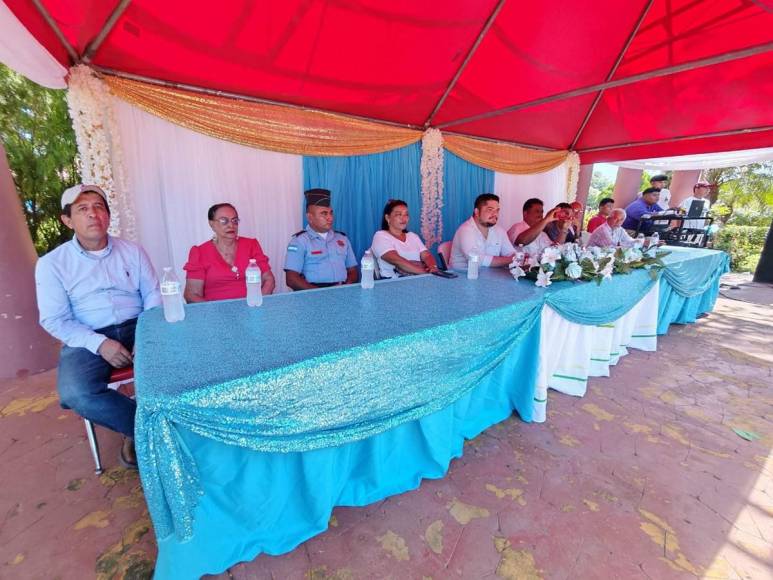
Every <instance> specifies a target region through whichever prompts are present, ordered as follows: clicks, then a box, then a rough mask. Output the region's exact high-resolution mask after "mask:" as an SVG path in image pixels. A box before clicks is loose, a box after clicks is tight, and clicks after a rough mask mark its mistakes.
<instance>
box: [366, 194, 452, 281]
mask: <svg viewBox="0 0 773 580" xmlns="http://www.w3.org/2000/svg"><path fill="white" fill-rule="evenodd" d="M409 219H410V215H409V214H408V204H407V203H405V202H404V201H403V200H401V199H390V200H389V201H387V204H386V205H385V206H384V211H383V212H382V218H381V230H379V231H377V232H376V234H375V235H374V236H373V243H372V244H371V248H372V249H373V255H374V256H375V257H376V258H378V268H379V271H380V273H381V277H382V278H397V277H398V276H402V275H405V274H426V273H428V272H436V271H437V269H438V267H437V264H436V263H435V258H434V257H433V256H432V253H431V252H430V251H429V250H428V249H427V247H426V246H425V245H424V242H422V241H421V238H420V237H419V236H417V235H416V234H414V233H413V232H409V231H408V220H409Z"/></svg>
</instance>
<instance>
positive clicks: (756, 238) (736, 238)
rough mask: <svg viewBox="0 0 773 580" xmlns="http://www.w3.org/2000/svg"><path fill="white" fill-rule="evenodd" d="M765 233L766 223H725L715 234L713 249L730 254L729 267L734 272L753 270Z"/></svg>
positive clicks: (757, 260) (766, 232) (763, 242)
mask: <svg viewBox="0 0 773 580" xmlns="http://www.w3.org/2000/svg"><path fill="white" fill-rule="evenodd" d="M767 235H768V226H767V225H765V226H735V225H726V226H725V227H723V228H722V229H720V230H719V232H718V233H717V234H716V236H715V238H714V249H717V250H724V251H725V252H727V253H728V254H729V255H730V269H731V270H733V271H734V272H754V270H755V268H756V267H757V262H759V259H760V254H761V253H762V247H763V246H764V245H765V236H767Z"/></svg>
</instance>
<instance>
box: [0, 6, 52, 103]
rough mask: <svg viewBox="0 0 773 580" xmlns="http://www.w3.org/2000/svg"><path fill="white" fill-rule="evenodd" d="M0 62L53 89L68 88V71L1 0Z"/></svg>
mask: <svg viewBox="0 0 773 580" xmlns="http://www.w3.org/2000/svg"><path fill="white" fill-rule="evenodd" d="M0 62H2V63H3V64H4V65H6V66H7V67H8V68H10V69H11V70H14V71H16V72H17V73H19V74H21V75H24V76H25V77H27V78H28V79H30V80H31V81H34V82H36V83H38V84H39V85H42V86H44V87H48V88H50V89H63V88H65V87H66V86H67V85H66V83H65V82H64V77H65V75H66V74H67V69H65V68H64V67H63V66H62V65H61V64H59V63H58V62H57V60H56V59H55V58H54V57H53V56H51V53H49V52H48V51H47V50H46V49H45V48H43V45H42V44H40V43H39V42H38V41H37V40H35V37H33V36H32V35H31V34H30V32H29V31H28V30H27V29H26V28H25V27H24V25H23V24H22V23H21V22H19V19H18V18H16V16H14V14H13V12H11V9H10V8H8V6H6V5H5V2H3V1H2V0H0Z"/></svg>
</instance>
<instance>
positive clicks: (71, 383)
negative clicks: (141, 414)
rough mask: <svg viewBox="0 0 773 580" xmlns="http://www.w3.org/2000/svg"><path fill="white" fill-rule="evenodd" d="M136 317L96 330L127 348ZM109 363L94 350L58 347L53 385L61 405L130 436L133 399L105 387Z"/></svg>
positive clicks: (132, 344)
mask: <svg viewBox="0 0 773 580" xmlns="http://www.w3.org/2000/svg"><path fill="white" fill-rule="evenodd" d="M136 326H137V319H136V318H133V319H132V320H127V321H126V322H122V323H121V324H116V325H114V326H108V327H107V328H101V329H99V330H97V331H96V332H98V333H99V334H104V335H105V336H107V337H108V338H112V339H113V340H117V341H118V342H120V343H121V344H122V345H124V346H125V347H126V348H127V349H128V350H129V351H131V350H132V349H133V348H134V329H135V328H136ZM112 370H113V367H112V366H110V363H108V362H107V361H106V360H105V359H103V358H102V357H101V356H99V355H98V354H92V352H91V351H90V350H88V349H85V348H72V347H69V346H64V347H62V352H61V354H60V355H59V374H58V376H57V381H56V388H57V390H58V391H59V400H60V402H61V405H62V408H64V409H72V410H73V411H75V412H76V413H78V415H80V416H81V417H83V418H84V419H88V420H89V421H92V422H94V423H96V424H97V425H102V426H103V427H107V428H108V429H112V430H113V431H118V432H119V433H123V434H124V435H126V436H127V437H134V413H135V411H136V410H137V403H135V402H134V401H133V400H132V399H130V398H129V397H127V396H125V395H122V394H121V393H119V392H117V391H114V390H112V389H108V388H107V381H108V380H109V379H110V372H111V371H112Z"/></svg>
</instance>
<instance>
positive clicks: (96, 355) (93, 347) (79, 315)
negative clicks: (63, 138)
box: [35, 185, 161, 467]
mask: <svg viewBox="0 0 773 580" xmlns="http://www.w3.org/2000/svg"><path fill="white" fill-rule="evenodd" d="M61 205H62V216H61V218H62V222H64V224H65V225H66V226H67V227H68V228H70V229H71V230H74V232H75V235H74V236H73V239H72V240H70V241H69V242H66V243H64V244H62V245H61V246H59V247H58V248H56V249H55V250H52V251H51V252H49V253H48V254H46V255H45V256H43V257H42V258H40V259H39V260H38V263H37V266H36V268H35V282H36V287H37V299H38V310H39V311H40V324H41V326H42V327H43V328H45V329H46V331H48V333H49V334H51V335H52V336H54V337H55V338H58V339H59V340H61V341H62V342H63V343H64V346H63V347H62V352H61V354H60V358H59V372H58V376H57V389H58V391H59V398H60V401H61V404H62V407H64V408H66V409H72V410H73V411H75V412H76V413H78V414H79V415H80V416H81V417H83V418H85V419H89V420H90V421H93V422H94V423H97V424H98V425H102V426H103V427H107V428H108V429H112V430H113V431H117V432H119V433H122V434H123V435H124V436H125V437H126V439H125V440H124V445H123V446H122V448H121V462H122V463H123V464H124V466H126V467H136V465H137V463H136V458H135V456H134V443H133V440H134V414H135V410H136V403H135V402H134V401H133V400H132V399H130V398H129V397H126V396H124V395H122V394H120V393H118V392H117V391H113V390H110V389H108V388H107V381H108V379H109V378H110V373H111V371H112V369H113V368H123V367H127V366H130V365H131V364H132V362H133V354H132V351H133V348H134V329H135V325H136V322H137V316H139V314H140V313H141V312H142V311H143V310H147V309H149V308H153V307H155V306H158V305H160V304H161V294H160V293H159V288H158V279H157V278H156V274H155V272H154V271H153V266H152V265H151V264H150V260H149V259H148V256H147V254H145V251H144V250H143V249H142V248H141V247H140V246H139V245H137V244H135V243H133V242H129V241H126V240H121V239H119V238H113V237H110V236H109V235H108V233H107V228H108V226H109V225H110V208H109V207H108V204H107V197H106V196H105V193H104V192H103V191H102V189H100V188H99V187H97V186H95V185H76V186H74V187H71V188H69V189H67V190H66V191H65V192H64V193H63V194H62V202H61Z"/></svg>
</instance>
